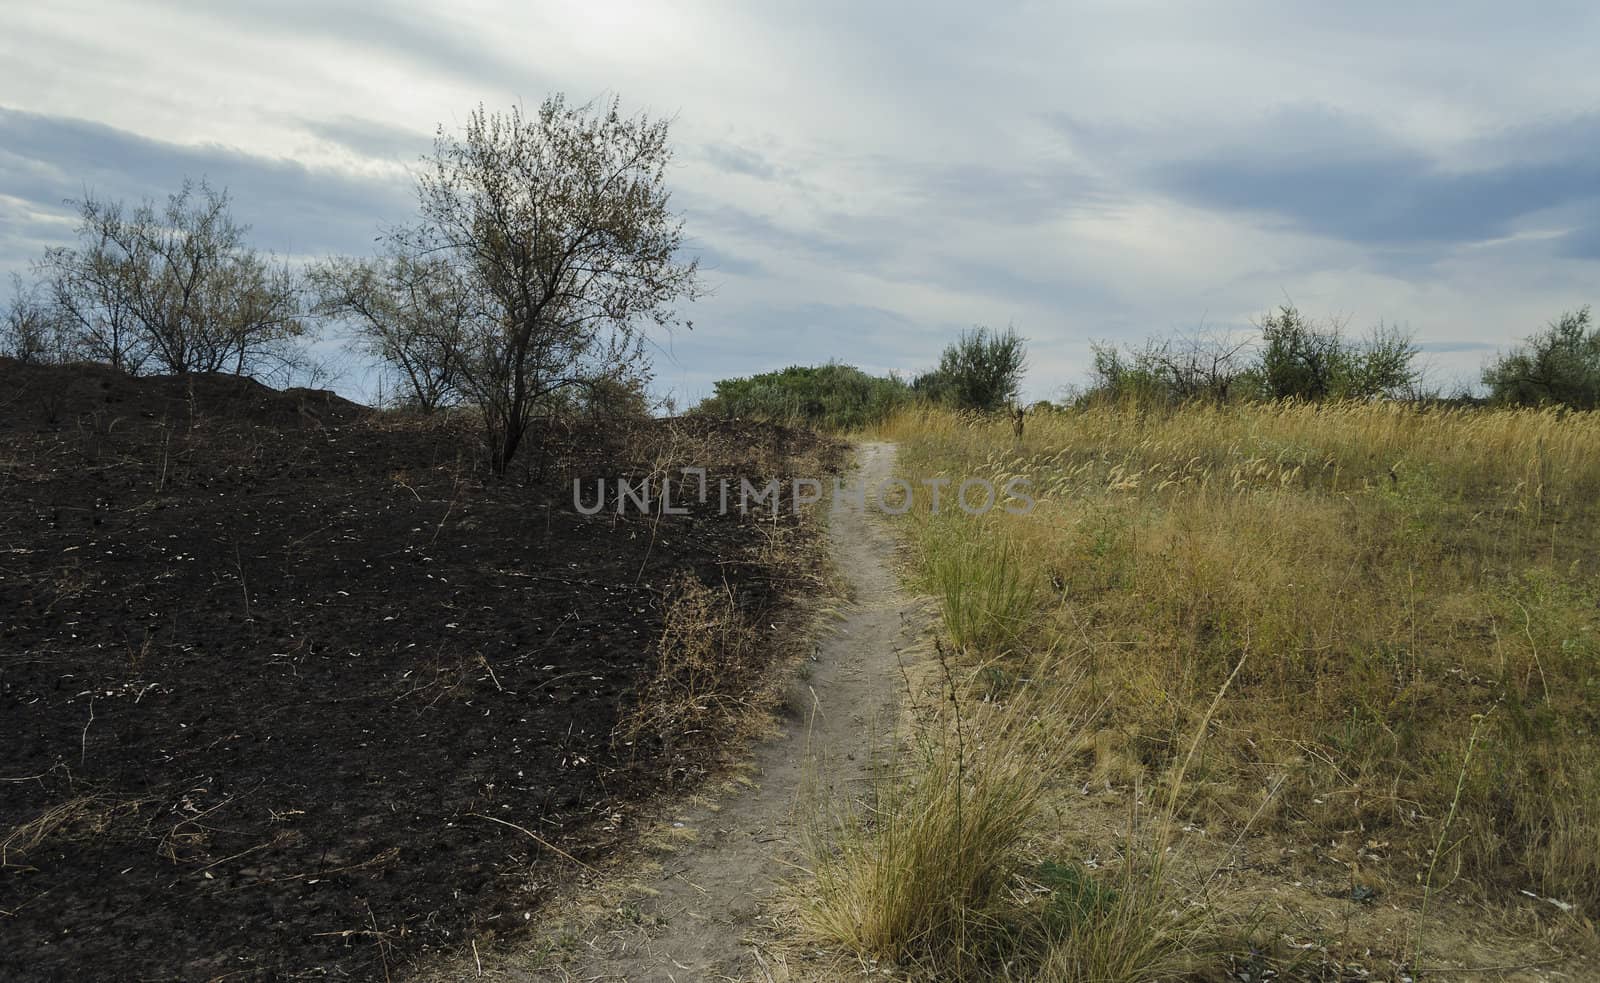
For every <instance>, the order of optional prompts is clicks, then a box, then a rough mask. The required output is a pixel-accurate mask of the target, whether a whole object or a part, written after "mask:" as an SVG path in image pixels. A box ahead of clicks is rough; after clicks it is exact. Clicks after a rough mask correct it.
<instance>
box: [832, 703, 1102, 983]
mask: <svg viewBox="0 0 1600 983" xmlns="http://www.w3.org/2000/svg"><path fill="white" fill-rule="evenodd" d="M951 685H952V686H954V685H956V684H955V683H954V681H953V679H952V681H951ZM951 696H952V698H953V702H952V704H951V707H952V712H949V713H947V714H945V715H942V716H940V717H939V718H938V719H937V720H935V721H934V722H932V723H931V724H930V725H929V727H928V729H927V730H925V731H924V732H922V733H920V734H919V735H917V737H916V739H915V741H914V749H913V751H912V752H911V753H910V755H907V756H902V758H901V759H899V760H898V761H896V762H894V763H893V764H891V766H890V767H889V769H888V770H887V771H886V772H884V773H883V774H881V775H880V776H879V778H878V780H877V781H876V783H875V788H874V794H875V801H874V802H873V804H872V805H871V807H870V808H869V809H868V810H867V811H866V812H865V813H864V814H858V815H850V816H846V817H843V821H842V827H843V831H842V832H841V833H839V834H837V835H836V836H833V837H827V838H822V839H819V840H818V841H817V842H816V843H815V844H814V852H815V853H816V855H817V860H816V866H815V884H814V893H813V895H812V897H811V898H810V899H809V902H808V904H807V906H806V907H805V909H804V911H803V913H802V922H803V924H804V925H805V926H806V928H807V929H808V930H809V931H810V932H811V933H812V934H813V935H814V936H816V937H818V938H821V939H824V940H828V941H830V942H833V943H837V944H841V945H843V946H844V947H846V948H847V949H849V950H851V951H853V952H856V953H858V954H860V955H862V956H863V957H868V958H876V959H883V960H888V961H890V962H893V963H896V964H901V965H920V966H923V967H925V968H927V969H929V970H933V971H937V972H945V973H955V974H958V975H959V974H960V973H961V972H964V971H966V970H968V969H970V968H971V967H972V966H973V965H974V964H976V963H978V962H981V961H983V960H984V959H985V958H986V957H988V956H991V955H992V954H993V952H992V950H993V947H994V946H995V945H996V944H997V942H998V941H999V939H1000V937H1001V935H1002V932H1003V929H1004V926H1005V925H1006V923H1007V921H1008V919H1009V918H1010V914H1011V911H1012V905H1011V902H1010V900H1009V898H1008V897H1007V891H1006V889H1007V887H1008V885H1009V884H1010V882H1011V879H1012V877H1013V875H1014V874H1015V873H1016V870H1017V865H1018V846H1019V844H1020V841H1021V839H1022V838H1023V836H1024V835H1025V833H1026V831H1027V829H1028V827H1029V823H1030V822H1031V821H1032V819H1033V818H1034V812H1035V810H1036V808H1037V807H1038V804H1039V802H1040V800H1041V798H1042V797H1043V795H1044V794H1045V791H1046V788H1047V781H1048V774H1049V773H1050V772H1051V771H1052V770H1054V769H1055V768H1056V767H1057V765H1058V764H1059V762H1060V761H1062V760H1063V759H1064V757H1065V756H1066V754H1067V750H1068V748H1069V747H1070V746H1071V744H1072V743H1073V742H1074V740H1075V739H1076V736H1077V726H1076V721H1075V720H1072V719H1070V718H1069V717H1066V716H1063V715H1061V714H1060V713H1058V712H1056V711H1057V710H1058V709H1059V704H1058V703H1057V704H1052V705H1048V706H1041V705H1040V704H1038V703H1037V702H1036V701H1033V700H1021V701H1017V702H1015V703H1011V704H1005V705H999V704H988V705H985V704H971V705H968V706H967V707H966V708H965V711H964V712H963V709H962V705H961V702H960V701H961V694H960V693H959V692H956V691H951ZM907 757H909V758H910V760H907ZM902 779H903V780H902Z"/></svg>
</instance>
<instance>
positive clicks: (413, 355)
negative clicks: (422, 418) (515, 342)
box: [307, 248, 474, 413]
mask: <svg viewBox="0 0 1600 983" xmlns="http://www.w3.org/2000/svg"><path fill="white" fill-rule="evenodd" d="M307 277H308V279H309V281H310V285H311V289H312V291H313V293H314V296H315V297H316V306H315V310H316V312H317V313H318V314H322V315H325V316H329V317H338V318H343V319H345V320H347V321H348V322H350V324H351V326H352V328H353V330H354V332H355V334H356V337H357V338H358V339H359V340H360V343H361V347H362V348H363V350H364V351H366V352H367V353H368V354H370V355H373V356H376V357H377V358H378V359H380V360H381V361H382V362H383V364H384V365H385V366H386V367H387V368H388V369H389V370H390V371H391V372H392V373H393V374H394V376H395V377H396V378H397V380H398V381H399V383H400V388H401V391H402V392H404V393H405V397H404V402H406V403H408V404H409V405H411V406H412V407H414V408H416V409H417V410H420V411H421V412H423V413H431V412H433V411H434V410H436V409H439V408H440V407H442V406H448V405H451V404H453V403H455V402H457V401H458V400H459V399H460V396H461V393H460V388H459V386H458V384H457V374H458V369H459V364H460V359H459V352H460V349H461V345H462V339H463V338H464V337H465V336H466V331H467V325H468V324H469V323H470V322H471V320H472V318H473V316H474V309H473V306H472V303H471V300H472V298H471V293H470V292H469V290H468V289H467V285H466V284H465V283H464V282H463V281H462V280H461V278H460V277H459V276H458V275H457V272H456V270H455V268H454V267H453V266H451V264H450V263H448V262H446V261H444V260H442V259H438V258H434V257H427V256H421V255H417V254H414V253H411V252H407V251H404V250H401V249H395V248H391V249H390V250H388V251H387V252H385V253H384V254H382V255H380V256H378V257H375V258H373V259H369V260H357V259H349V258H335V259H330V260H328V261H326V262H323V263H319V264H317V265H315V266H313V267H312V268H311V269H310V270H309V271H308V273H307Z"/></svg>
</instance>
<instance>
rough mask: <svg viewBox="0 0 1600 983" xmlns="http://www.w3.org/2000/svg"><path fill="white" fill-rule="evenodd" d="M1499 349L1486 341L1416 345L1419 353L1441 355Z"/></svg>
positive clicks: (1430, 342)
mask: <svg viewBox="0 0 1600 983" xmlns="http://www.w3.org/2000/svg"><path fill="white" fill-rule="evenodd" d="M1499 347H1500V346H1498V345H1493V344H1490V343H1489V342H1487V341H1425V342H1422V343H1421V344H1419V345H1417V348H1418V349H1419V350H1421V351H1424V352H1433V353H1435V354H1441V355H1442V354H1447V353H1450V352H1492V351H1494V350H1496V349H1497V348H1499Z"/></svg>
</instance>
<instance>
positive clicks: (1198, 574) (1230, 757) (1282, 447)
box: [883, 404, 1600, 978]
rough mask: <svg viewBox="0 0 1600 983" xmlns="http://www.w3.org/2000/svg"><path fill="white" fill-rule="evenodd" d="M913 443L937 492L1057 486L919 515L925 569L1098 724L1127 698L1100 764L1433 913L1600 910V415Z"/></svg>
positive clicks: (948, 601)
mask: <svg viewBox="0 0 1600 983" xmlns="http://www.w3.org/2000/svg"><path fill="white" fill-rule="evenodd" d="M883 435H884V436H886V437H888V438H889V439H893V440H896V441H899V442H900V444H901V446H902V456H901V470H902V473H903V474H904V475H906V476H907V477H908V478H911V479H912V480H913V481H916V480H920V479H923V478H928V477H933V476H936V475H945V476H951V477H954V478H956V479H957V480H958V481H959V480H960V479H961V478H964V477H987V478H990V479H992V480H995V481H996V482H997V483H999V482H1004V481H1006V480H1008V479H1010V478H1012V477H1018V476H1021V477H1025V478H1027V479H1029V480H1030V481H1031V483H1032V487H1033V489H1034V495H1035V497H1036V498H1037V499H1038V500H1039V504H1038V506H1037V507H1036V508H1035V509H1034V510H1033V511H1032V513H1031V514H1029V515H1026V516H1017V515H1010V514H1005V513H999V512H997V513H993V514H991V515H989V516H986V517H982V518H973V517H969V516H965V515H963V514H961V513H960V512H958V511H954V510H949V509H946V510H945V511H944V512H943V513H941V514H940V515H938V516H932V515H929V514H927V513H926V512H921V513H917V512H914V513H913V514H912V516H911V517H910V518H909V519H908V523H909V526H910V528H911V530H912V531H913V540H914V542H915V543H916V544H918V545H919V546H920V547H921V548H920V550H919V551H918V553H917V557H918V561H917V567H918V569H917V571H916V572H917V575H918V576H919V577H920V578H921V579H922V581H923V584H924V585H925V586H926V587H928V588H929V589H930V590H932V591H933V592H934V593H935V594H936V595H937V596H939V597H940V599H941V601H942V603H943V604H944V605H945V609H946V613H947V618H949V619H950V624H949V628H950V630H951V632H952V634H953V635H954V636H955V637H957V638H958V639H959V640H961V641H963V642H965V643H966V644H967V645H968V646H969V648H970V649H971V650H972V653H973V657H974V658H983V659H986V660H988V661H987V662H985V663H984V666H985V669H984V671H985V672H988V673H990V674H995V673H1000V674H1002V675H1003V674H1005V673H1007V672H1011V673H1015V671H1016V670H1014V669H1009V668H1007V667H1008V666H1011V665H1013V664H1016V663H1017V662H1018V661H1019V660H1028V661H1029V662H1030V664H1031V662H1032V660H1037V659H1039V658H1041V657H1042V655H1044V654H1046V653H1047V654H1048V658H1049V665H1050V670H1049V671H1051V672H1053V673H1058V674H1061V675H1063V676H1070V677H1073V678H1081V680H1082V683H1081V685H1079V686H1077V687H1076V688H1075V689H1074V690H1073V692H1074V693H1076V694H1077V699H1078V700H1079V701H1080V702H1079V703H1078V704H1077V705H1076V706H1075V707H1074V712H1075V713H1079V714H1080V715H1081V713H1082V712H1083V711H1084V710H1086V709H1088V708H1092V707H1098V706H1100V705H1102V703H1103V704H1104V707H1105V709H1104V712H1103V714H1102V715H1101V716H1100V717H1099V718H1098V719H1097V721H1096V723H1097V730H1096V731H1095V732H1094V733H1093V734H1090V735H1086V736H1085V738H1084V740H1083V742H1082V745H1081V750H1082V755H1081V759H1082V765H1083V770H1084V771H1086V772H1088V773H1089V774H1088V776H1087V777H1090V778H1091V779H1092V780H1094V781H1096V782H1112V783H1127V784H1130V785H1138V786H1142V787H1144V788H1146V789H1147V790H1149V789H1158V790H1160V792H1159V795H1160V797H1161V798H1162V799H1164V798H1165V797H1166V795H1167V794H1168V793H1169V792H1171V791H1173V790H1174V789H1176V788H1177V787H1178V786H1181V794H1180V795H1178V796H1177V802H1178V806H1177V810H1178V816H1179V821H1180V822H1187V821H1192V822H1196V823H1199V824H1202V825H1204V826H1207V827H1209V828H1212V829H1216V830H1221V831H1224V832H1227V831H1239V830H1243V829H1246V828H1249V829H1250V830H1251V831H1252V832H1265V833H1268V834H1271V835H1274V836H1278V837H1280V838H1282V839H1283V840H1284V841H1285V842H1289V843H1299V844H1304V845H1307V846H1310V845H1316V847H1317V849H1318V850H1320V851H1322V852H1323V853H1324V854H1326V855H1330V856H1338V857H1342V858H1347V860H1348V865H1349V868H1350V881H1351V883H1352V884H1354V885H1371V886H1373V887H1375V888H1377V889H1381V890H1382V891H1384V892H1386V894H1387V895H1391V896H1394V897H1397V898H1402V899H1403V898H1411V899H1412V902H1417V901H1420V900H1421V899H1422V898H1424V897H1432V898H1435V899H1437V898H1440V897H1441V896H1442V895H1453V896H1455V897H1456V898H1458V899H1462V900H1469V901H1479V900H1484V899H1487V900H1489V901H1493V902H1495V903H1496V904H1502V905H1515V904H1517V903H1519V902H1521V901H1523V900H1524V899H1525V898H1526V895H1524V894H1523V893H1521V892H1531V893H1533V894H1536V895H1539V896H1540V897H1543V898H1551V899H1555V900H1557V901H1560V902H1561V903H1562V904H1569V905H1572V906H1574V908H1573V909H1572V913H1573V914H1578V915H1587V916H1588V917H1590V918H1592V917H1593V915H1594V913H1595V912H1596V910H1597V909H1600V638H1597V622H1600V603H1597V601H1600V589H1597V585H1600V581H1597V574H1600V553H1597V547H1600V523H1597V522H1596V519H1597V516H1596V502H1597V498H1600V414H1582V413H1577V414H1574V413H1560V412H1556V411H1538V410H1506V411H1485V410H1447V409H1437V410H1435V409H1429V410H1421V409H1416V408H1412V407H1406V406H1401V405H1395V404H1342V405H1341V404H1336V405H1323V406H1317V405H1304V404H1283V405H1261V406H1240V407H1223V408H1189V409H1183V410H1179V411H1176V412H1172V413H1168V414H1154V413H1141V412H1139V411H1137V410H1136V409H1132V408H1130V409H1128V410H1126V411H1124V410H1118V409H1114V408H1097V409H1091V410H1085V411H1081V412H1063V413H1054V414H1039V415H1036V416H1034V417H1032V418H1030V421H1029V424H1028V427H1027V431H1026V436H1025V437H1024V439H1023V440H1021V441H1018V440H1017V439H1016V438H1015V436H1014V434H1013V432H1012V428H1011V425H1010V424H1009V422H1008V421H1005V420H995V421H992V422H985V421H972V420H961V419H958V418H957V417H955V416H954V415H952V414H948V413H944V412H940V411H936V410H926V409H918V410H912V411H907V412H905V413H903V414H901V415H900V416H898V417H896V418H894V419H892V420H890V421H889V422H888V423H887V424H886V425H885V427H884V428H883ZM974 563H976V564H977V565H978V566H979V567H980V568H981V569H980V570H979V572H978V573H974V572H973V565H974ZM985 564H987V566H985ZM957 570H959V571H960V574H959V575H957V574H956V573H954V572H953V571H957ZM1019 598H1020V599H1021V600H1019ZM990 613H993V614H996V615H997V616H996V617H989V614H990ZM964 622H965V623H966V626H965V627H964V626H963V624H964ZM973 625H976V626H977V627H976V628H975V627H972V626H973ZM1241 660H1243V666H1242V668H1240V669H1239V672H1238V675H1237V678H1235V679H1234V681H1233V683H1232V685H1231V689H1230V692H1229V695H1228V697H1227V699H1226V700H1224V701H1223V702H1222V703H1221V704H1220V705H1218V707H1217V708H1216V712H1215V714H1214V715H1213V716H1209V717H1208V716H1207V708H1208V706H1210V704H1211V700H1212V697H1213V696H1214V694H1216V693H1217V692H1218V691H1219V689H1220V688H1222V687H1223V684H1224V681H1225V680H1226V679H1228V678H1229V676H1230V673H1232V672H1233V670H1234V669H1235V667H1236V666H1239V664H1240V662H1241ZM1201 732H1203V735H1204V740H1203V742H1201V743H1200V744H1199V750H1198V753H1197V754H1196V755H1195V756H1194V758H1193V760H1192V761H1189V763H1188V769H1187V771H1186V772H1184V773H1183V774H1182V777H1181V780H1180V779H1179V777H1178V776H1179V772H1180V768H1181V766H1182V765H1183V763H1184V762H1185V760H1186V755H1185V752H1186V751H1187V750H1188V748H1189V747H1190V742H1191V739H1192V738H1193V736H1194V735H1195V734H1196V733H1201ZM1306 852H1307V853H1309V852H1311V851H1310V850H1307V851H1306ZM1121 896H1123V897H1126V896H1127V895H1126V893H1125V894H1124V895H1121ZM1408 903H1411V902H1408ZM1527 903H1528V904H1529V905H1530V906H1531V909H1532V910H1533V911H1534V912H1535V913H1536V916H1537V917H1541V918H1543V917H1546V916H1550V917H1555V918H1558V919H1559V918H1564V917H1566V916H1563V915H1562V914H1561V913H1560V907H1559V906H1558V905H1552V904H1549V903H1545V902H1527ZM1418 910H1419V911H1420V908H1419V909H1418ZM1424 928H1425V927H1424ZM1420 935H1421V936H1423V937H1424V941H1422V942H1417V941H1416V939H1415V938H1414V939H1413V944H1415V945H1417V946H1419V947H1420V948H1421V949H1424V950H1425V949H1426V943H1425V935H1426V932H1425V931H1422V932H1421V933H1420ZM1100 941H1105V940H1104V939H1101V940H1100ZM1114 948H1115V947H1114ZM1122 948H1123V949H1124V950H1125V949H1126V947H1125V946H1124V947H1122ZM1399 955H1400V956H1403V957H1406V958H1411V957H1416V956H1418V953H1417V952H1415V951H1414V952H1411V953H1409V954H1405V953H1402V954H1399ZM1059 958H1065V957H1058V961H1059ZM1063 972H1064V973H1066V971H1063ZM1074 972H1076V971H1074ZM1051 978H1072V975H1071V973H1066V975H1061V974H1057V975H1056V976H1055V977H1051Z"/></svg>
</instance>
